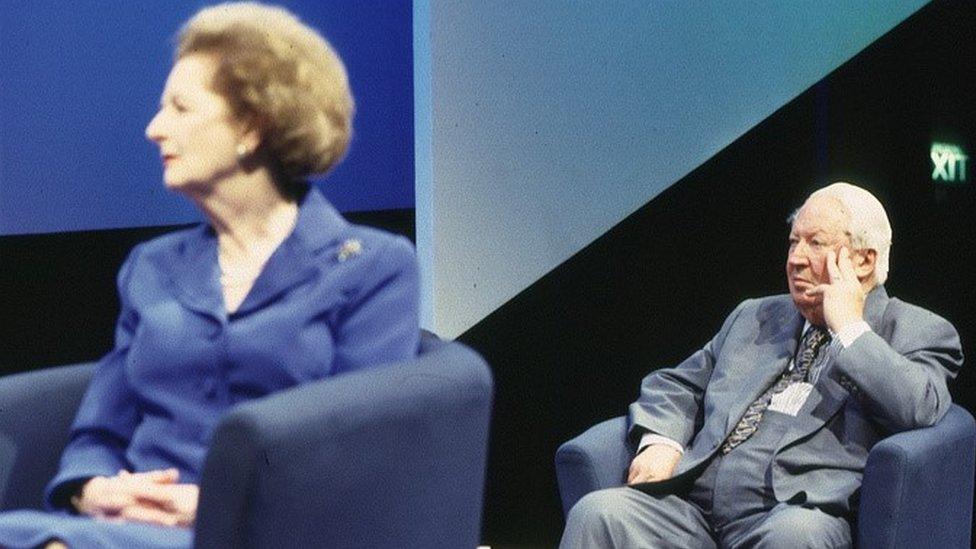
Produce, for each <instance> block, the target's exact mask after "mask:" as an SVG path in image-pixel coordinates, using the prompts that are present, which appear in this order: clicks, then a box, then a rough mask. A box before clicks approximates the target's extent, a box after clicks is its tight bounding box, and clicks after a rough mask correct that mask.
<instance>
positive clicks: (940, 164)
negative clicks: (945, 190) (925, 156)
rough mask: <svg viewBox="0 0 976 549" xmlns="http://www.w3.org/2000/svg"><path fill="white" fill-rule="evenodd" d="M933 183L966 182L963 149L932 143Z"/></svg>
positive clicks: (947, 144) (946, 144)
mask: <svg viewBox="0 0 976 549" xmlns="http://www.w3.org/2000/svg"><path fill="white" fill-rule="evenodd" d="M929 157H930V158H932V181H939V182H943V183H965V182H966V160H968V159H969V157H968V156H966V153H965V152H963V150H962V148H961V147H959V146H958V145H953V144H952V143H932V149H931V151H930V152H929Z"/></svg>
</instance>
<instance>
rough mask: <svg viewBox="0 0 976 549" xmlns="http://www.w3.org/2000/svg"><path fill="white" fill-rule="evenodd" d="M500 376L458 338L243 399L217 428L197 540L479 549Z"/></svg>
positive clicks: (241, 543) (230, 543)
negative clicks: (413, 355) (406, 357)
mask: <svg viewBox="0 0 976 549" xmlns="http://www.w3.org/2000/svg"><path fill="white" fill-rule="evenodd" d="M491 394H492V381H491V374H490V372H489V370H488V367H487V365H486V364H485V363H484V362H483V360H482V359H481V357H479V356H478V355H477V354H475V353H474V352H473V351H471V350H469V349H467V348H466V347H464V346H463V345H460V344H456V343H445V344H442V345H435V346H433V348H432V349H431V350H430V352H427V353H426V354H423V355H421V356H420V357H419V358H417V359H415V360H412V361H409V362H406V363H403V364H395V365H391V366H388V367H379V368H373V369H369V370H363V371H358V372H354V373H349V374H344V375H341V376H337V377H335V378H330V379H327V380H323V381H320V382H316V383H311V384H308V385H305V386H301V387H297V388H295V389H291V390H288V391H284V392H282V393H279V394H276V395H272V396H269V397H267V398H263V399H259V400H257V401H252V402H248V403H245V404H242V405H240V406H238V407H236V408H235V409H234V410H232V411H231V412H230V413H229V414H228V415H227V416H226V417H225V418H224V419H223V420H222V421H221V423H220V424H219V425H218V427H217V430H216V431H215V433H214V437H213V441H212V446H211V449H210V452H209V454H208V456H207V459H206V462H205V465H204V472H203V478H202V481H201V487H200V508H199V513H198V516H197V527H196V540H195V544H196V546H198V547H208V548H212V547H216V548H220V547H228V548H229V547H278V548H282V547H317V546H322V545H323V544H325V545H328V546H330V547H352V546H355V547H432V548H437V547H451V548H454V547H474V546H475V545H477V543H478V537H479V529H480V516H481V505H482V492H483V485H484V474H485V460H486V455H487V429H488V420H489V415H490V407H491Z"/></svg>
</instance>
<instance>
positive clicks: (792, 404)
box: [769, 383, 813, 416]
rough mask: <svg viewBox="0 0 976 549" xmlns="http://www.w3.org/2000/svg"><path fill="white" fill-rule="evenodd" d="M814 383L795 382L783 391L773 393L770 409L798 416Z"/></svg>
mask: <svg viewBox="0 0 976 549" xmlns="http://www.w3.org/2000/svg"><path fill="white" fill-rule="evenodd" d="M812 390H813V385H811V384H809V383H793V384H791V385H790V386H788V387H787V388H786V389H785V390H783V392H781V393H777V394H775V395H773V400H772V401H770V403H769V409H770V410H772V411H774V412H779V413H781V414H789V415H791V416H796V414H798V413H800V408H803V404H804V403H805V402H806V401H807V397H809V396H810V391H812Z"/></svg>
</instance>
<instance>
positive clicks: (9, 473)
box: [0, 363, 95, 510]
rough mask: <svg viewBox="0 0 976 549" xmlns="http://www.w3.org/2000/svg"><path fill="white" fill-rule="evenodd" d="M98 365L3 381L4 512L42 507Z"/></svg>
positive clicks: (0, 471)
mask: <svg viewBox="0 0 976 549" xmlns="http://www.w3.org/2000/svg"><path fill="white" fill-rule="evenodd" d="M94 371H95V365H94V364H93V363H88V364H78V365H74V366H61V367H57V368H47V369H44V370H34V371H31V372H24V373H20V374H13V375H9V376H5V377H2V378H0V510H7V509H23V508H32V509H42V508H43V506H44V503H43V496H44V485H45V484H47V482H48V481H49V480H50V479H51V477H53V476H54V473H55V471H56V470H57V467H58V460H59V459H60V457H61V451H62V450H63V449H64V445H65V444H67V443H68V430H69V428H70V427H71V422H72V421H73V420H74V417H75V412H76V411H77V410H78V404H79V403H80V402H81V398H82V396H83V395H84V394H85V389H86V388H87V387H88V382H89V380H91V376H92V374H93V373H94Z"/></svg>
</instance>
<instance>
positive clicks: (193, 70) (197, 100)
mask: <svg viewBox="0 0 976 549" xmlns="http://www.w3.org/2000/svg"><path fill="white" fill-rule="evenodd" d="M215 70H216V62H215V61H214V59H213V58H212V57H210V56H208V55H202V54H201V55H188V56H186V57H183V58H182V59H180V60H178V61H177V62H176V64H175V65H173V69H172V70H171V71H170V73H169V78H167V79H166V87H165V88H164V89H163V96H162V99H161V100H160V106H159V112H157V113H156V116H154V117H153V119H152V120H150V121H149V125H148V126H146V137H147V138H149V140H151V141H153V142H155V143H156V144H157V145H159V152H160V156H161V157H162V160H163V181H164V183H165V184H166V187H168V188H169V189H172V190H176V191H180V192H183V193H194V192H201V191H206V190H207V189H209V188H212V186H213V184H214V183H216V182H217V181H220V180H222V179H224V178H226V177H228V176H231V175H234V174H236V173H238V172H239V170H240V165H239V163H238V158H237V152H236V150H237V145H238V143H239V142H240V140H241V138H242V136H243V135H244V131H243V128H242V124H240V123H239V122H237V121H236V120H235V119H234V116H233V114H232V113H231V110H230V106H229V105H228V103H227V101H226V100H225V99H224V98H223V96H221V95H219V94H218V93H216V92H214V91H213V90H212V89H211V86H210V83H211V82H212V81H213V76H214V72H215Z"/></svg>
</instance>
